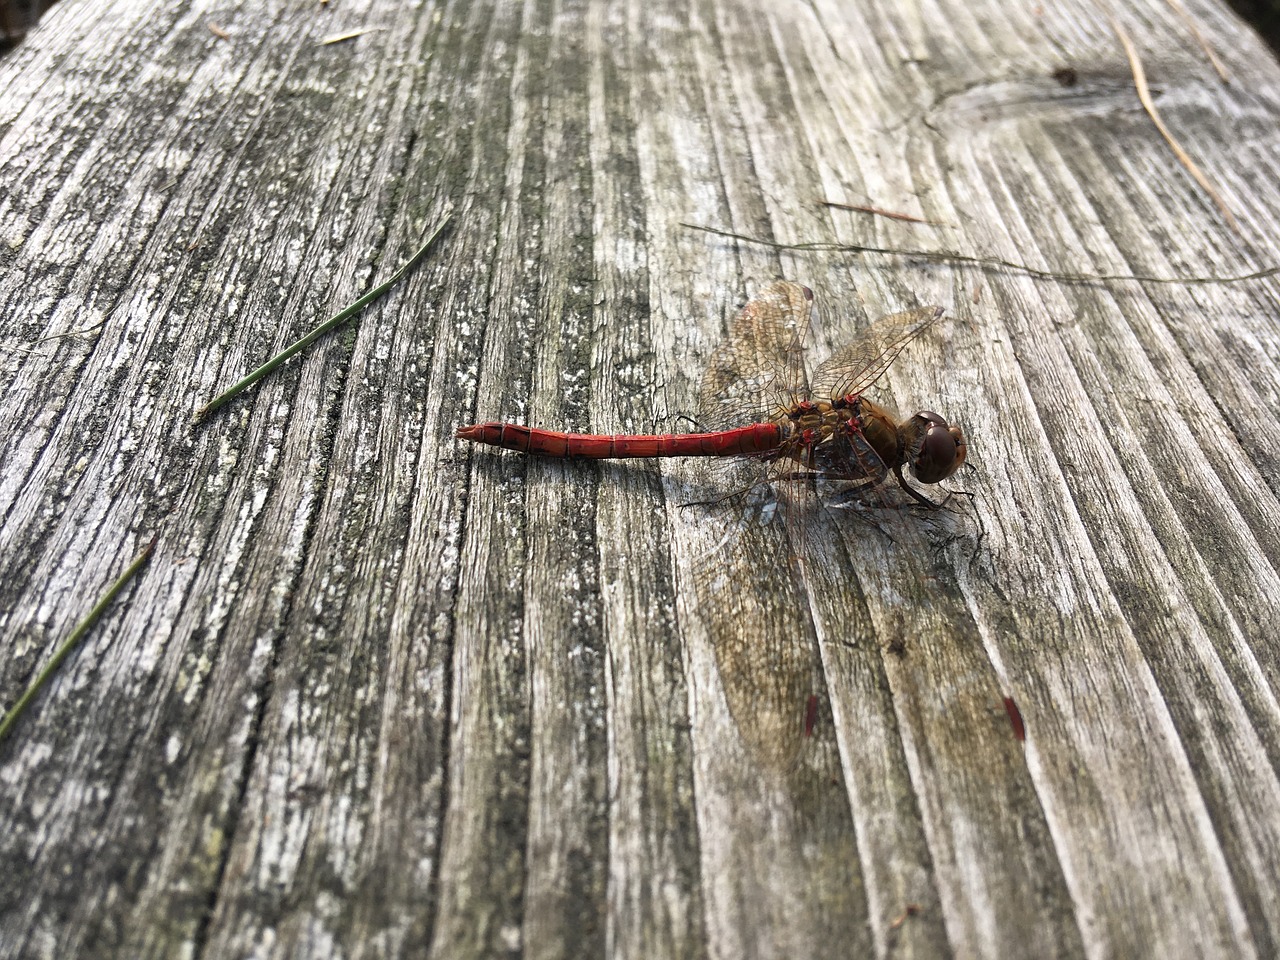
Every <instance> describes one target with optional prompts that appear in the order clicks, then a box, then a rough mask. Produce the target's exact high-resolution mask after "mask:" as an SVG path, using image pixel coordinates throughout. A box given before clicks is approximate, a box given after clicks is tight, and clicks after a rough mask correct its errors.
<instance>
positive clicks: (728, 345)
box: [698, 280, 813, 430]
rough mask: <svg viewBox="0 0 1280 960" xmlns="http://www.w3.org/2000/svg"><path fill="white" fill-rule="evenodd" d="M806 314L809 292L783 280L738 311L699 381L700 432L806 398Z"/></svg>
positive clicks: (753, 419)
mask: <svg viewBox="0 0 1280 960" xmlns="http://www.w3.org/2000/svg"><path fill="white" fill-rule="evenodd" d="M812 315H813V291H811V290H810V289H809V288H808V287H805V286H801V285H800V284H798V283H790V282H788V281H786V280H779V281H778V282H776V283H771V284H769V286H767V287H765V288H764V289H763V290H761V291H760V293H759V294H758V295H757V296H756V297H755V298H754V299H752V300H751V301H750V302H749V303H748V304H747V305H746V306H745V307H743V308H742V312H741V313H739V314H738V316H737V318H736V319H735V320H734V322H733V324H732V325H731V326H730V328H729V334H728V336H727V337H726V338H725V340H724V343H722V344H721V345H720V347H719V348H718V349H717V350H716V352H715V353H714V354H713V355H712V357H711V361H710V363H708V365H707V371H706V373H705V374H704V375H703V378H702V385H701V387H700V389H699V395H698V419H699V426H700V427H701V428H702V429H704V430H728V429H732V428H733V427H741V426H744V425H746V424H749V423H760V422H762V421H765V420H769V419H772V418H773V417H775V416H776V415H777V414H778V412H779V410H780V409H787V408H789V407H790V406H791V405H792V404H794V402H795V401H796V400H797V399H807V398H808V396H809V392H808V381H807V378H806V377H805V372H804V342H805V338H806V337H807V336H808V332H809V323H810V319H811V317H812Z"/></svg>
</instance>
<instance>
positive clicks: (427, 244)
mask: <svg viewBox="0 0 1280 960" xmlns="http://www.w3.org/2000/svg"><path fill="white" fill-rule="evenodd" d="M452 218H453V210H452V209H451V208H446V209H445V213H444V216H443V217H441V218H440V222H439V223H438V224H436V228H435V229H434V230H432V231H431V235H430V236H428V237H427V239H426V240H424V241H423V242H422V246H420V247H418V249H417V251H416V252H415V253H414V255H413V256H412V257H410V258H409V259H408V260H406V261H405V262H404V265H403V266H401V267H400V269H399V270H397V271H396V272H395V273H393V274H392V275H391V277H390V279H388V280H387V281H386V282H385V283H382V284H379V285H378V286H376V287H374V288H373V289H372V290H370V291H369V292H368V293H366V294H365V295H364V296H363V297H361V298H360V299H359V300H357V301H356V302H355V303H353V304H351V306H349V307H347V308H346V309H345V310H343V311H342V312H341V313H338V314H335V315H334V316H332V317H330V318H329V319H328V320H326V321H325V322H324V323H322V324H320V326H318V327H316V328H315V329H314V330H312V331H311V332H310V333H308V334H307V335H306V336H305V337H303V338H302V339H301V340H296V341H294V342H293V343H291V344H290V345H289V346H287V347H285V348H284V349H283V350H281V351H280V352H279V353H277V354H276V355H275V356H274V357H272V358H271V359H270V360H268V361H267V362H266V363H264V364H263V365H262V366H260V367H258V369H256V370H254V371H253V372H252V373H250V374H249V375H248V376H246V377H244V378H243V379H241V380H239V381H237V382H236V383H235V384H234V385H232V386H231V387H228V388H227V389H226V390H224V391H223V392H222V393H220V394H218V395H217V396H216V397H214V398H213V399H212V400H210V401H209V402H208V403H206V404H205V405H204V406H203V407H201V408H200V410H199V412H198V413H196V422H197V423H198V422H200V421H201V420H203V419H204V418H205V417H207V416H208V415H209V414H211V413H213V411H215V410H217V409H218V408H219V407H221V406H222V405H223V404H225V403H227V402H228V401H230V400H232V399H234V398H235V397H236V396H237V395H239V394H240V393H243V392H244V391H245V390H247V389H248V388H249V387H251V386H253V384H255V383H257V382H258V381H259V380H261V379H262V378H263V377H265V376H266V375H267V374H268V373H270V372H271V371H272V370H274V369H275V368H276V367H278V366H280V364H282V363H284V362H285V361H286V360H288V359H289V358H290V357H292V356H293V355H294V354H295V353H298V352H299V351H301V350H303V349H305V348H306V347H308V346H310V345H311V344H312V343H314V342H315V341H316V340H318V339H319V338H320V337H322V336H324V335H325V334H326V333H328V332H329V331H330V330H332V329H334V328H335V327H337V326H339V325H341V324H342V323H345V322H346V321H347V320H350V319H351V318H352V317H353V316H355V315H356V314H357V313H359V312H360V311H361V310H363V309H364V308H365V307H367V306H368V305H369V304H370V303H372V302H373V301H374V300H377V299H378V298H379V297H380V296H382V295H383V294H384V293H386V292H387V291H388V290H390V289H391V288H392V287H393V286H395V284H396V283H398V282H399V281H400V279H401V278H402V277H403V276H404V275H405V274H406V273H408V272H409V270H410V269H411V268H412V267H413V265H414V264H416V263H417V262H418V261H419V260H421V259H422V258H423V256H425V255H426V252H427V251H428V250H430V249H431V246H432V245H433V244H434V243H435V242H436V240H437V239H439V237H440V234H441V233H443V232H444V228H445V227H447V226H448V225H449V221H450V220H451V219H452Z"/></svg>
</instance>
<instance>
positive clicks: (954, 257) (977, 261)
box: [680, 223, 1280, 287]
mask: <svg viewBox="0 0 1280 960" xmlns="http://www.w3.org/2000/svg"><path fill="white" fill-rule="evenodd" d="M680 226H682V227H684V228H685V229H687V230H698V231H700V232H702V233H710V234H713V235H714V236H717V237H725V238H726V239H729V240H737V241H739V242H741V243H754V244H756V245H758V246H761V247H768V248H769V249H770V250H795V251H810V252H814V251H817V252H827V253H882V254H885V255H886V256H890V257H907V258H908V259H913V260H928V261H930V262H933V263H970V264H973V265H974V266H979V267H1003V268H1005V269H1007V270H1017V271H1018V272H1019V273H1025V274H1026V275H1027V276H1029V277H1039V278H1040V279H1042V280H1060V281H1062V282H1064V283H1101V282H1105V281H1110V280H1132V281H1136V282H1138V283H1169V284H1176V285H1179V286H1188V287H1195V286H1210V285H1215V284H1220V283H1243V282H1244V281H1246V280H1264V279H1266V278H1267V277H1274V276H1276V275H1277V274H1280V265H1276V266H1271V267H1266V268H1265V269H1263V270H1255V271H1253V272H1252V273H1240V274H1235V275H1234V276H1229V277H1149V276H1145V275H1143V274H1140V273H1058V272H1056V271H1053V270H1039V269H1037V268H1036V267H1030V266H1027V265H1026V264H1025V263H1018V262H1016V261H1014V260H1005V259H1003V258H1001V257H971V256H969V255H968V254H964V253H954V252H952V251H949V250H906V249H903V248H901V247H873V246H869V245H867V244H862V243H825V242H816V241H815V242H810V243H779V242H778V241H776V240H765V239H763V238H761V237H749V236H747V235H746V234H742V233H733V232H732V231H729V230H719V229H717V228H715V227H704V226H701V225H699V224H696V223H681V224H680Z"/></svg>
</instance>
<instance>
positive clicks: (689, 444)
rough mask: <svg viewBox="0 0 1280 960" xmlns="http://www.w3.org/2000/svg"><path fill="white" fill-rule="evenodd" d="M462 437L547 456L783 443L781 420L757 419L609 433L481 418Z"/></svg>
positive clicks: (688, 451)
mask: <svg viewBox="0 0 1280 960" xmlns="http://www.w3.org/2000/svg"><path fill="white" fill-rule="evenodd" d="M457 436H458V439H460V440H471V441H472V442H474V443H487V444H489V445H490V446H494V447H502V448H504V449H506V450H519V451H520V452H521V453H537V454H541V455H542V456H544V457H581V458H583V459H587V460H614V459H622V458H629V457H731V456H734V455H737V454H751V453H767V452H768V451H770V450H776V449H777V448H778V445H779V444H780V443H781V442H782V429H781V428H780V427H779V426H778V425H777V424H776V423H753V424H751V425H750V426H746V427H738V428H736V429H734V430H722V431H718V432H716V433H667V434H654V435H644V434H637V435H625V434H624V435H604V434H592V433H560V432H559V431H556V430H539V429H536V428H533V427H522V426H519V425H517V424H514V423H478V424H476V425H475V426H472V427H463V428H462V429H461V430H459V431H458V434H457Z"/></svg>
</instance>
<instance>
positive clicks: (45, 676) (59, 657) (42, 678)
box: [0, 540, 156, 742]
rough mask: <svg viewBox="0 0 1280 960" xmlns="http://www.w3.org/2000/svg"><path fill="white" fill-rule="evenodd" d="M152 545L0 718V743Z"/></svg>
mask: <svg viewBox="0 0 1280 960" xmlns="http://www.w3.org/2000/svg"><path fill="white" fill-rule="evenodd" d="M155 546H156V542H155V540H152V541H151V542H150V543H148V544H147V545H146V547H145V548H144V549H143V551H142V552H141V553H140V554H138V556H137V557H136V558H135V559H134V561H133V563H131V564H129V568H128V569H127V570H125V572H124V573H122V574H120V579H119V580H117V581H116V582H115V583H113V584H112V585H111V588H110V589H109V590H108V591H107V592H106V593H105V594H103V595H102V599H101V600H99V601H98V602H97V603H96V604H94V607H93V609H92V610H90V611H89V614H88V616H86V617H85V618H84V619H83V620H81V621H80V622H79V623H78V624H76V628H75V629H74V630H72V631H71V636H69V637H67V639H66V640H65V641H63V643H62V646H60V647H59V648H58V650H57V652H56V653H55V654H54V655H53V658H52V659H51V660H50V661H49V662H48V664H46V665H45V668H44V669H43V670H41V671H40V673H39V675H38V676H37V677H36V678H35V680H33V681H32V682H31V686H29V687H27V689H26V690H25V691H24V692H23V694H22V696H20V697H19V698H18V702H17V703H15V704H14V705H13V707H12V708H11V709H10V710H9V712H8V713H6V714H5V715H4V719H3V720H0V742H3V741H4V738H5V737H6V736H7V735H8V733H9V730H10V728H11V727H12V726H13V725H14V723H15V722H16V721H17V719H18V717H19V716H21V715H22V712H23V711H24V710H26V708H27V707H28V705H30V703H31V701H32V700H34V699H35V697H36V694H37V693H39V692H40V688H41V687H43V686H44V685H45V684H46V683H48V682H49V678H50V677H52V676H53V674H54V671H56V670H57V669H58V667H59V666H61V664H62V661H63V660H65V659H66V658H67V655H68V654H70V653H71V651H72V650H74V649H75V647H76V644H78V643H79V642H80V641H81V640H83V639H84V635H85V634H86V633H88V632H89V628H90V627H92V626H93V625H94V624H95V623H96V622H97V621H98V618H99V617H101V616H102V614H103V612H104V611H106V609H107V607H109V606H111V601H112V600H114V599H115V598H116V594H118V593H119V592H120V591H121V590H123V589H124V586H125V584H127V583H128V582H129V581H130V580H131V579H133V577H134V575H135V574H136V573H137V572H138V571H139V570H141V569H142V568H143V567H144V566H146V563H147V561H148V560H150V559H151V551H152V550H154V549H155Z"/></svg>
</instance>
